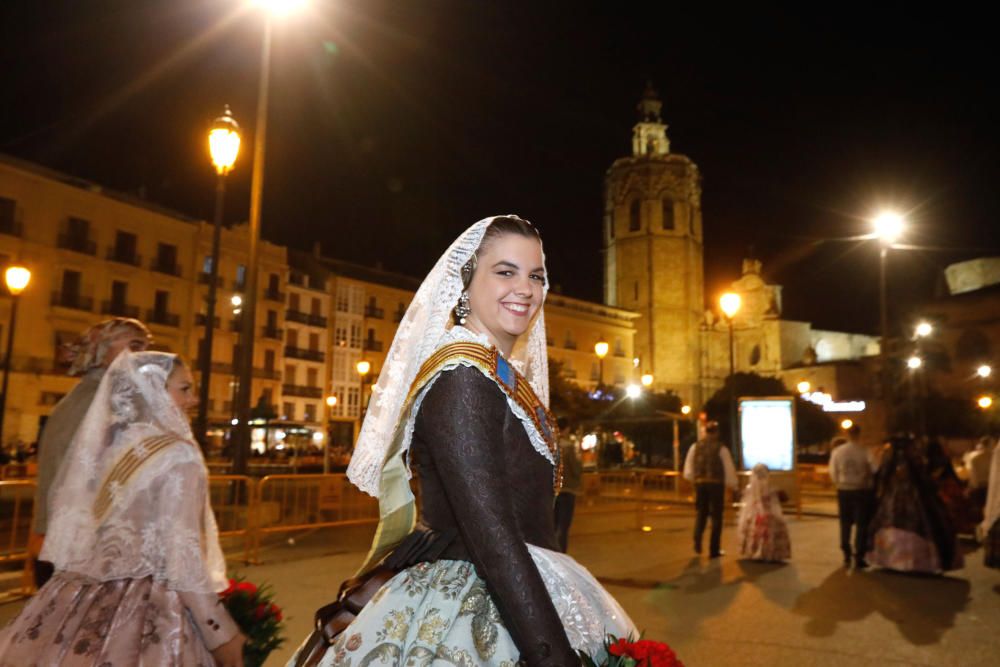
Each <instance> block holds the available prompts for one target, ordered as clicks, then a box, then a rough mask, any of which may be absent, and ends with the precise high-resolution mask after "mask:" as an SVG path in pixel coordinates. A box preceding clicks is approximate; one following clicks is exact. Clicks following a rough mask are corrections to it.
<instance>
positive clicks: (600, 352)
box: [594, 340, 611, 389]
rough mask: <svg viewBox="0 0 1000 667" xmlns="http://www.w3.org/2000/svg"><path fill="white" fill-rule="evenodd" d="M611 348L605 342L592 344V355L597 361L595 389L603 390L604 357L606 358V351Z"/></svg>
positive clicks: (600, 341)
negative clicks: (594, 355) (595, 356)
mask: <svg viewBox="0 0 1000 667" xmlns="http://www.w3.org/2000/svg"><path fill="white" fill-rule="evenodd" d="M610 347H611V346H610V345H608V343H607V341H604V340H599V341H597V342H596V343H594V354H596V355H597V359H598V371H597V388H598V389H603V388H604V357H606V356H608V349H609V348H610Z"/></svg>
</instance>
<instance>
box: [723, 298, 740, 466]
mask: <svg viewBox="0 0 1000 667" xmlns="http://www.w3.org/2000/svg"><path fill="white" fill-rule="evenodd" d="M742 303H743V300H742V299H741V298H740V295H739V294H736V293H735V292H727V293H726V294H723V295H722V297H721V298H720V299H719V306H720V307H721V308H722V313H723V314H724V315H725V316H726V321H727V323H728V324H729V438H730V446H731V447H732V448H733V454H734V456H735V458H736V469H737V470H739V469H740V468H742V467H743V452H742V447H740V446H739V444H738V442H737V438H738V437H739V431H738V429H737V425H736V418H737V415H736V386H735V384H736V378H735V377H734V376H735V375H736V362H735V359H736V343H735V340H734V337H733V318H735V317H736V313H737V312H739V310H740V306H741V305H742Z"/></svg>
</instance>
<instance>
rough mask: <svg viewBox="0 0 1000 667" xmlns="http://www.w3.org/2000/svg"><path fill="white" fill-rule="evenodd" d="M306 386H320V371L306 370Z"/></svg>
mask: <svg viewBox="0 0 1000 667" xmlns="http://www.w3.org/2000/svg"><path fill="white" fill-rule="evenodd" d="M306 386H307V387H318V386H319V371H318V370H316V369H315V368H307V369H306Z"/></svg>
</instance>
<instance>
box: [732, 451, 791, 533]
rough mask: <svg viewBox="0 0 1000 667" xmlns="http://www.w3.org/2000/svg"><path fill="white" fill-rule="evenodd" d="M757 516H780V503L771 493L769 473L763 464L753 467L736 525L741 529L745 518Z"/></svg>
mask: <svg viewBox="0 0 1000 667" xmlns="http://www.w3.org/2000/svg"><path fill="white" fill-rule="evenodd" d="M758 514H774V515H775V516H779V517H780V516H782V511H781V503H780V501H779V500H778V498H777V497H776V494H773V493H771V473H770V471H769V470H768V469H767V466H766V465H764V464H763V463H758V464H757V465H755V466H754V467H753V470H751V472H750V481H749V482H748V483H747V488H746V490H745V491H744V492H743V507H742V509H741V510H740V517H739V521H738V525H739V526H741V527H742V526H743V524H744V520H745V518H746V517H747V516H755V515H758Z"/></svg>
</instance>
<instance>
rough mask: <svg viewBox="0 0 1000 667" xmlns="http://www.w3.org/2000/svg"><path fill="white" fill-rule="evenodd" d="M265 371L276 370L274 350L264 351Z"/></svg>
mask: <svg viewBox="0 0 1000 667" xmlns="http://www.w3.org/2000/svg"><path fill="white" fill-rule="evenodd" d="M264 370H267V371H273V370H274V350H264Z"/></svg>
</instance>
